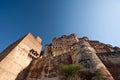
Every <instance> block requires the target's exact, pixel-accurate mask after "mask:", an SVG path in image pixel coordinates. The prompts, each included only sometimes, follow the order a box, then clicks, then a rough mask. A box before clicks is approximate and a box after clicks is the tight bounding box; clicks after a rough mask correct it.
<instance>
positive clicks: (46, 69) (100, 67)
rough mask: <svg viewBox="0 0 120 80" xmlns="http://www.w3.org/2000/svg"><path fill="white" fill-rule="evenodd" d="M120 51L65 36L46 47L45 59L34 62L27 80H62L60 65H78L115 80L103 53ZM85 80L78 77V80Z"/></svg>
mask: <svg viewBox="0 0 120 80" xmlns="http://www.w3.org/2000/svg"><path fill="white" fill-rule="evenodd" d="M118 50H119V48H117V49H116V48H114V47H112V46H111V45H108V44H103V43H100V42H99V41H92V40H89V39H88V38H87V37H83V38H78V37H77V36H76V35H75V34H71V35H68V36H65V35H63V36H62V37H60V38H54V39H53V41H52V43H51V44H49V45H46V47H45V50H44V54H43V58H42V57H41V58H40V59H37V60H35V61H34V62H33V64H32V67H31V69H30V72H29V75H28V76H27V78H26V79H27V80H36V79H39V80H61V76H62V75H61V74H60V68H59V65H60V64H62V63H64V64H76V63H77V64H82V65H83V66H84V67H86V68H87V69H89V71H90V73H91V74H94V73H96V72H97V73H98V74H99V75H100V76H101V77H102V78H103V79H104V80H114V78H113V74H111V73H112V72H111V70H109V69H108V66H107V63H108V62H107V63H105V61H104V60H105V59H104V58H103V57H101V53H105V52H108V53H111V52H114V51H118ZM106 57H108V56H106ZM115 62H116V61H114V62H113V63H115ZM114 77H115V76H114ZM84 79H85V78H84ZM84 79H82V78H80V77H78V79H77V80H84ZM115 79H116V78H115ZM71 80H74V78H71ZM88 80H89V79H88Z"/></svg>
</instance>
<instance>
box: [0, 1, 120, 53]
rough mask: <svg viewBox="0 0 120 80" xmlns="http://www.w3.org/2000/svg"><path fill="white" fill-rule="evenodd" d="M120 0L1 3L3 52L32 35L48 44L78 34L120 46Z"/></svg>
mask: <svg viewBox="0 0 120 80" xmlns="http://www.w3.org/2000/svg"><path fill="white" fill-rule="evenodd" d="M119 30H120V0H0V52H1V51H2V50H3V49H5V48H6V47H7V46H8V45H10V44H11V43H12V42H14V41H16V40H17V39H19V38H21V37H22V36H24V35H25V34H26V33H28V32H31V33H32V34H33V35H36V36H37V35H39V36H40V37H41V38H42V40H43V42H42V44H43V45H45V44H47V43H48V44H49V43H50V42H51V40H52V38H54V37H60V36H61V35H63V34H65V35H69V34H71V33H75V34H77V35H78V36H79V37H83V36H88V37H89V38H90V39H93V40H99V41H101V42H104V43H107V44H112V45H114V46H120V35H119V34H120V31H119Z"/></svg>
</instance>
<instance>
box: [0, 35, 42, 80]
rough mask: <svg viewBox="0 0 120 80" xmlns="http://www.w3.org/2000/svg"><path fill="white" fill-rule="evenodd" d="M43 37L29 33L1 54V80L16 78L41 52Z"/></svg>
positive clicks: (13, 79)
mask: <svg viewBox="0 0 120 80" xmlns="http://www.w3.org/2000/svg"><path fill="white" fill-rule="evenodd" d="M41 48H42V45H41V38H40V37H34V36H33V35H32V34H31V33H28V34H27V35H25V36H24V37H23V38H21V39H19V40H18V41H16V42H15V43H13V44H12V45H10V46H9V47H8V48H6V49H5V50H4V51H3V52H2V53H1V54H0V80H15V79H16V77H17V75H18V74H19V73H20V72H21V71H22V70H23V69H24V68H26V67H27V66H28V65H29V64H30V62H31V61H32V60H33V59H36V58H38V57H39V55H40V52H41Z"/></svg>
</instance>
